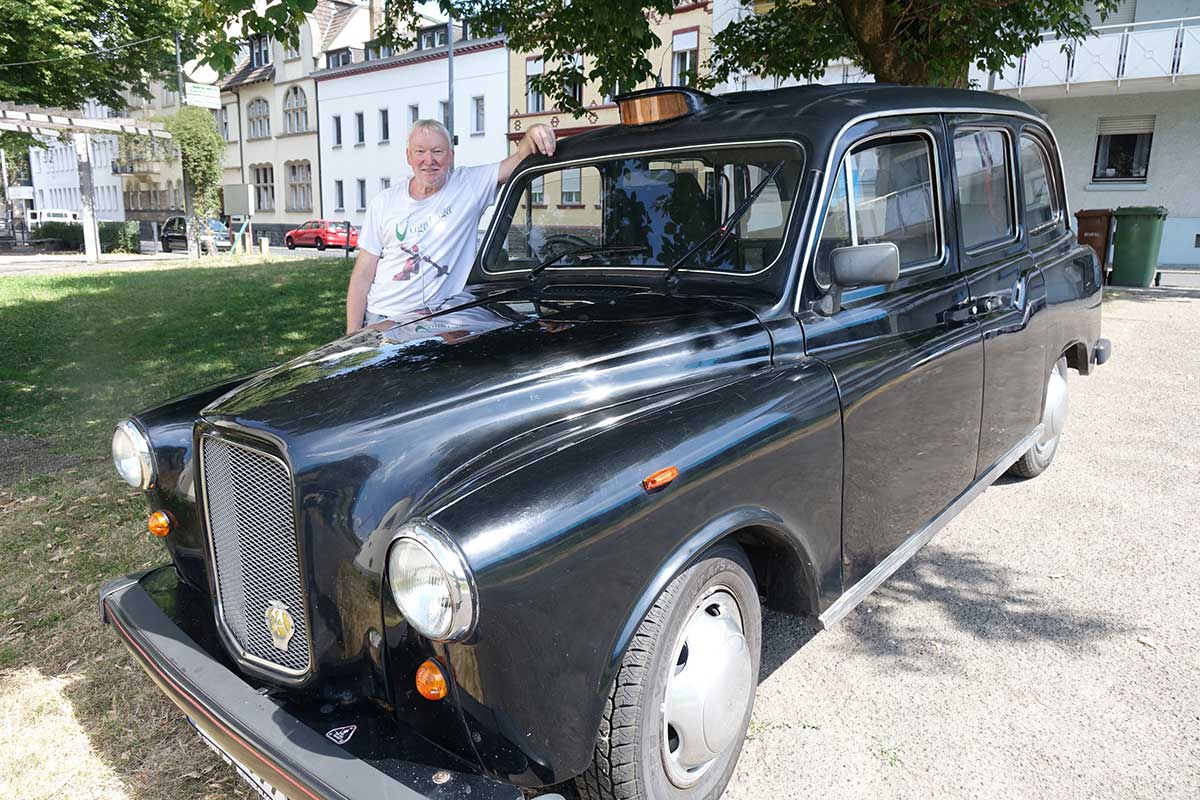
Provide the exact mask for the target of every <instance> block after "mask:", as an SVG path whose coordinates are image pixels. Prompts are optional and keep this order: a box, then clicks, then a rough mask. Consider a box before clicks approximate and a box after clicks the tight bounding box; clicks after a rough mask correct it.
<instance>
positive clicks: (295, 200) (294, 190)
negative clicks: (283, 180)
mask: <svg viewBox="0 0 1200 800" xmlns="http://www.w3.org/2000/svg"><path fill="white" fill-rule="evenodd" d="M287 188H288V193H287V210H288V211H312V166H311V165H310V164H309V162H307V161H297V162H295V163H293V164H288V165H287Z"/></svg>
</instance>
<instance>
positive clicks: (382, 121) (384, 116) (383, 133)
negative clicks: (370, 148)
mask: <svg viewBox="0 0 1200 800" xmlns="http://www.w3.org/2000/svg"><path fill="white" fill-rule="evenodd" d="M388 134H389V128H388V110H387V109H386V108H381V109H379V141H380V143H383V142H386V141H387V140H388Z"/></svg>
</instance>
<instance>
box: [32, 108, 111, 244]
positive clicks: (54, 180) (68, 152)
mask: <svg viewBox="0 0 1200 800" xmlns="http://www.w3.org/2000/svg"><path fill="white" fill-rule="evenodd" d="M82 110H83V116H84V117H86V118H88V119H102V118H105V117H112V116H117V115H115V114H113V113H112V112H110V111H109V109H108V108H107V107H106V106H103V105H100V104H99V103H97V102H95V101H94V100H89V101H88V102H87V103H85V104H84V107H83V109H82ZM37 138H38V140H39V141H41V142H42V143H43V147H31V148H29V171H30V176H31V178H32V180H33V207H34V208H36V209H44V208H55V209H63V210H66V211H75V212H79V211H80V210H81V209H82V207H83V206H82V198H81V196H80V192H79V159H78V156H77V155H76V153H75V144H74V142H73V141H71V140H70V139H68V140H66V141H63V140H61V139H59V138H58V137H57V136H46V135H39V136H38V137H37ZM88 139H89V144H90V148H91V160H92V182H93V184H94V186H95V192H94V193H93V198H94V200H95V203H96V219H99V220H108V221H117V222H120V221H122V220H124V219H125V206H124V202H123V198H122V194H121V178H120V176H119V175H115V174H114V173H113V162H114V161H115V160H117V158H118V152H117V137H115V136H110V135H107V134H100V135H89V136H88Z"/></svg>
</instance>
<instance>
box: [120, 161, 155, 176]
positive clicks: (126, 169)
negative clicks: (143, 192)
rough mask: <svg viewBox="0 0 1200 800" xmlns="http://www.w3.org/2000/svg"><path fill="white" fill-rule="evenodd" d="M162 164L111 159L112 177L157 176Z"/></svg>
mask: <svg viewBox="0 0 1200 800" xmlns="http://www.w3.org/2000/svg"><path fill="white" fill-rule="evenodd" d="M160 172H162V164H161V163H159V162H158V161H143V160H132V161H130V160H127V159H113V162H112V174H113V175H158V174H159V173H160Z"/></svg>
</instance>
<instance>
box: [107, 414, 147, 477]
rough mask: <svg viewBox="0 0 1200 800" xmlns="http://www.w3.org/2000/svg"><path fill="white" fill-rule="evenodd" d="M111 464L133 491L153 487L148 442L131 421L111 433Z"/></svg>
mask: <svg viewBox="0 0 1200 800" xmlns="http://www.w3.org/2000/svg"><path fill="white" fill-rule="evenodd" d="M112 455H113V464H114V465H115V466H116V468H117V472H119V473H120V474H121V477H122V478H124V479H125V482H126V483H128V484H129V485H130V486H132V487H133V488H135V489H149V488H150V487H151V486H153V485H154V459H153V458H152V457H151V455H150V440H149V439H147V438H146V435H145V434H143V433H142V432H141V430H140V429H139V428H138V426H137V425H134V424H133V421H132V420H128V419H127V420H125V421H124V422H122V423H121V424H120V425H118V426H117V430H116V431H115V432H113V440H112Z"/></svg>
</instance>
